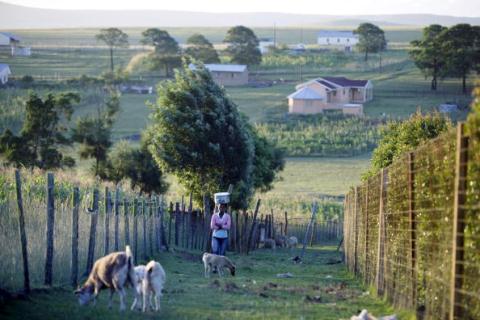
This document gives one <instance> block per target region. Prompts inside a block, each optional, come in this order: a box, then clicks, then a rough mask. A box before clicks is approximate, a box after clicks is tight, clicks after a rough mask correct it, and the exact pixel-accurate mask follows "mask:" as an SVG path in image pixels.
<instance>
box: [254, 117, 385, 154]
mask: <svg viewBox="0 0 480 320" xmlns="http://www.w3.org/2000/svg"><path fill="white" fill-rule="evenodd" d="M382 123H383V122H382V121H381V120H376V119H369V118H366V117H365V118H359V117H355V116H347V115H342V114H331V115H329V114H318V115H289V116H288V118H283V119H279V120H275V121H271V122H268V123H263V124H258V125H257V126H256V127H257V130H258V132H259V133H260V134H261V135H262V136H265V137H266V138H267V139H269V140H270V141H272V142H274V143H275V144H277V145H278V146H279V147H281V148H283V149H285V150H286V153H287V154H288V155H289V156H323V157H325V156H328V157H333V156H340V157H346V156H348V157H349V156H355V155H359V154H362V153H365V152H368V151H371V150H373V149H374V148H375V147H376V145H377V142H378V140H379V139H380V132H379V129H378V125H379V124H382Z"/></svg>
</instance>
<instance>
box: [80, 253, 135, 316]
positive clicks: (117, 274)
mask: <svg viewBox="0 0 480 320" xmlns="http://www.w3.org/2000/svg"><path fill="white" fill-rule="evenodd" d="M136 282H137V280H136V275H135V271H134V267H133V255H132V251H131V250H130V247H129V246H127V247H126V249H125V252H114V253H110V254H109V255H106V256H104V257H102V258H100V259H98V260H97V261H95V264H94V265H93V268H92V271H91V272H90V275H89V276H88V279H87V281H86V282H85V284H84V285H83V286H82V287H81V288H79V289H77V290H76V291H75V295H76V296H77V297H78V302H79V304H80V305H86V304H88V303H89V302H90V301H91V300H93V303H94V304H95V303H96V297H97V295H98V293H99V292H100V290H102V289H106V288H108V289H110V299H109V302H108V307H109V308H111V307H112V298H113V294H114V293H115V291H116V292H118V294H119V296H120V311H123V310H125V287H126V286H127V285H128V284H131V285H132V286H133V287H135V283H136ZM134 291H135V290H134ZM135 296H137V293H136V291H135Z"/></svg>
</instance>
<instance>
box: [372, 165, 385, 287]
mask: <svg viewBox="0 0 480 320" xmlns="http://www.w3.org/2000/svg"><path fill="white" fill-rule="evenodd" d="M385 172H386V171H385V169H382V170H381V171H380V194H379V206H378V222H379V223H378V225H379V229H378V251H377V269H376V277H375V285H376V287H377V294H378V295H379V296H382V295H383V292H384V284H385V280H384V272H385V263H384V259H385V256H384V253H385V252H384V249H385V247H384V241H385V238H384V233H385V213H384V209H383V208H384V188H385V185H384V184H385Z"/></svg>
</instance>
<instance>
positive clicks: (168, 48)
mask: <svg viewBox="0 0 480 320" xmlns="http://www.w3.org/2000/svg"><path fill="white" fill-rule="evenodd" d="M96 38H97V40H99V41H102V42H104V43H105V44H106V45H107V46H108V48H109V50H110V71H111V73H112V74H113V72H114V61H113V53H114V49H115V48H125V47H128V35H127V34H126V33H124V32H123V31H122V30H120V29H118V28H108V29H101V30H100V33H99V34H97V35H96ZM223 42H224V43H227V44H228V47H227V49H226V51H225V52H226V53H227V55H228V56H229V57H230V61H231V62H233V63H239V64H247V65H257V64H260V62H261V60H262V55H261V53H260V50H259V49H258V44H259V41H258V38H257V36H256V35H255V33H254V32H253V31H252V30H251V29H249V28H247V27H244V26H236V27H232V28H230V29H229V30H228V31H227V34H226V36H225V39H224V41H223ZM140 43H142V44H144V45H148V46H152V47H153V49H154V50H153V52H152V53H151V54H150V55H149V62H150V67H151V69H153V70H158V69H164V71H165V74H166V75H167V76H168V75H170V74H171V73H172V69H173V68H175V67H179V66H181V63H182V55H184V54H185V55H187V56H189V57H191V58H193V59H195V60H196V61H199V62H203V63H219V62H220V58H219V56H218V53H217V51H216V50H215V48H214V47H213V45H212V43H211V42H210V41H208V39H207V38H205V37H204V36H203V35H201V34H198V33H196V34H193V35H192V36H190V37H189V38H188V39H187V48H186V49H185V51H184V52H182V50H181V49H180V46H179V45H178V42H177V41H176V40H175V39H174V38H173V37H171V36H170V34H169V33H168V32H167V31H165V30H160V29H157V28H150V29H147V30H145V31H144V32H142V39H141V40H140Z"/></svg>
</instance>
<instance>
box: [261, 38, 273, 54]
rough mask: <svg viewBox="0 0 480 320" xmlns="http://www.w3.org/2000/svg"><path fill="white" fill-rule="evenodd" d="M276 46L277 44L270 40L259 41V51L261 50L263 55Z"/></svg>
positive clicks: (262, 39)
mask: <svg viewBox="0 0 480 320" xmlns="http://www.w3.org/2000/svg"><path fill="white" fill-rule="evenodd" d="M274 46H275V42H273V40H272V39H270V38H261V39H259V40H258V49H259V50H260V53H261V54H266V53H268V52H269V51H270V49H271V48H272V47H274Z"/></svg>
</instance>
